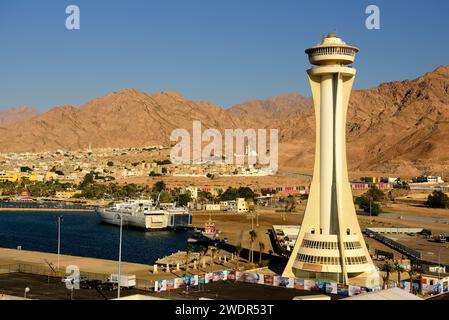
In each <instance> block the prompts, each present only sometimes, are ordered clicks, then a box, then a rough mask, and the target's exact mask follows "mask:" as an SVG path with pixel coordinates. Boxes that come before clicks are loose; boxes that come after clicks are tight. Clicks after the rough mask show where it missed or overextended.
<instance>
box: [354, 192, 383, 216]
mask: <svg viewBox="0 0 449 320" xmlns="http://www.w3.org/2000/svg"><path fill="white" fill-rule="evenodd" d="M355 203H356V204H357V205H358V206H359V207H360V209H362V210H363V211H365V212H370V210H371V215H373V216H378V215H379V214H380V213H381V212H382V208H381V206H380V204H379V203H377V202H374V201H372V199H371V200H370V198H368V197H367V196H361V197H357V198H356V199H355Z"/></svg>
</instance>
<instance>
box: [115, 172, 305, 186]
mask: <svg viewBox="0 0 449 320" xmlns="http://www.w3.org/2000/svg"><path fill="white" fill-rule="evenodd" d="M160 180H163V181H164V182H165V183H166V184H167V186H168V187H185V186H197V187H216V188H222V189H224V190H226V189H227V188H228V187H250V188H268V187H276V186H307V185H309V183H310V181H309V180H308V179H305V178H299V177H291V176H287V175H285V176H284V175H277V176H262V177H239V176H233V177H221V176H219V177H216V178H214V179H209V178H207V177H172V176H163V177H135V178H133V177H128V178H126V181H125V180H123V181H122V180H117V182H118V183H125V182H126V183H128V184H129V183H136V184H146V185H149V186H152V185H154V184H155V183H156V182H157V181H160Z"/></svg>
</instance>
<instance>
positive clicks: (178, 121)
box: [0, 89, 236, 152]
mask: <svg viewBox="0 0 449 320" xmlns="http://www.w3.org/2000/svg"><path fill="white" fill-rule="evenodd" d="M193 119H195V120H201V122H202V124H203V126H204V127H213V128H220V129H221V128H224V127H226V124H229V125H230V126H231V127H234V126H236V123H234V121H233V118H232V117H231V116H230V115H229V114H228V113H227V112H225V111H224V110H222V109H220V108H219V107H217V106H214V105H212V104H210V103H207V102H193V101H189V100H187V99H185V98H184V97H183V96H182V95H180V94H178V93H174V92H162V93H157V94H146V93H143V92H140V91H137V90H133V89H125V90H122V91H119V92H114V93H111V94H108V95H106V96H104V97H102V98H99V99H95V100H92V101H90V102H88V103H87V104H85V105H83V106H80V107H73V106H61V107H56V108H53V109H51V110H50V111H48V112H47V113H45V114H42V115H40V116H37V117H34V118H32V119H30V120H28V121H26V122H21V123H16V124H12V125H10V126H7V127H4V128H0V132H1V136H0V144H1V147H0V148H1V151H3V152H4V151H15V152H21V151H42V150H55V149H71V150H74V149H83V148H86V147H87V146H88V145H89V144H91V145H92V147H93V148H99V147H136V146H147V145H159V144H163V145H168V144H169V139H170V133H171V131H172V130H173V129H176V128H186V129H191V128H192V120H193Z"/></svg>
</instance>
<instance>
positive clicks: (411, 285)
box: [407, 267, 416, 293]
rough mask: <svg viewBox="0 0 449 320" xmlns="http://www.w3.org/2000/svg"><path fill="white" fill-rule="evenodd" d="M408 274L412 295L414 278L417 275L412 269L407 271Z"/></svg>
mask: <svg viewBox="0 0 449 320" xmlns="http://www.w3.org/2000/svg"><path fill="white" fill-rule="evenodd" d="M407 274H408V276H409V278H410V293H413V276H414V275H415V274H416V271H415V269H413V267H411V268H410V269H407Z"/></svg>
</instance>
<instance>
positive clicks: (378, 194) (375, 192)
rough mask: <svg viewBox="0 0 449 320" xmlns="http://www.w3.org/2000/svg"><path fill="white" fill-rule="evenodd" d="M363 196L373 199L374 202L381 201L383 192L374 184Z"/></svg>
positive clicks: (383, 198)
mask: <svg viewBox="0 0 449 320" xmlns="http://www.w3.org/2000/svg"><path fill="white" fill-rule="evenodd" d="M365 196H366V197H367V198H370V197H371V199H373V201H375V202H382V201H383V200H385V193H384V192H383V191H382V190H380V189H379V188H377V187H376V186H375V185H373V186H372V187H371V188H370V189H369V190H368V192H366V193H365Z"/></svg>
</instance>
